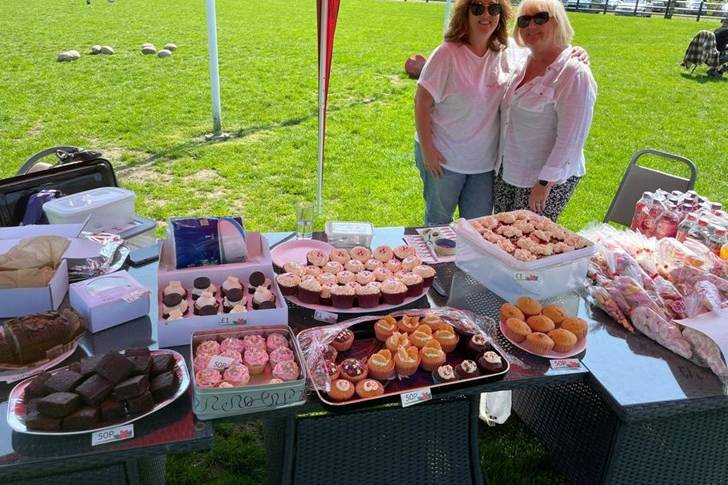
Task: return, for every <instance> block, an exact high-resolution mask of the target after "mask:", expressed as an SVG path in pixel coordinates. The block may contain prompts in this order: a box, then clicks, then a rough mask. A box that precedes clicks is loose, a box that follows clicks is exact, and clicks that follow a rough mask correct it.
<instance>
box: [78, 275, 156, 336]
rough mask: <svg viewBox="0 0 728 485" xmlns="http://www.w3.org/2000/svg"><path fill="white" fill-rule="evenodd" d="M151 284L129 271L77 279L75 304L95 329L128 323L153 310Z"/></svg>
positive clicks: (86, 321) (91, 330)
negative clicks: (138, 278) (147, 285)
mask: <svg viewBox="0 0 728 485" xmlns="http://www.w3.org/2000/svg"><path fill="white" fill-rule="evenodd" d="M149 293H150V290H149V289H148V288H144V287H143V286H142V285H141V284H140V283H139V282H138V281H137V280H135V279H134V278H133V277H132V276H131V275H130V274H129V273H127V272H126V271H117V272H116V273H110V274H106V275H102V276H97V277H96V278H91V279H88V280H84V281H80V282H78V283H73V284H72V285H71V286H70V288H69V294H68V297H69V301H70V303H71V307H72V308H73V309H74V310H76V311H77V312H78V313H79V314H80V315H81V316H83V317H84V319H85V324H86V328H87V329H88V330H89V331H90V332H91V333H96V332H100V331H102V330H106V329H107V328H110V327H114V326H116V325H120V324H122V323H126V322H128V321H130V320H134V319H135V318H139V317H143V316H146V315H147V314H148V313H149Z"/></svg>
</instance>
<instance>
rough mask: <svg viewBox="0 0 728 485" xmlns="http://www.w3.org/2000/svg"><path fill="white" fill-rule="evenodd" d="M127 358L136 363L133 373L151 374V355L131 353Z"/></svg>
mask: <svg viewBox="0 0 728 485" xmlns="http://www.w3.org/2000/svg"><path fill="white" fill-rule="evenodd" d="M127 359H129V362H131V363H132V364H133V365H134V370H133V371H132V375H138V374H149V373H150V372H151V371H152V358H151V357H150V356H149V355H146V356H145V355H131V356H129V357H127Z"/></svg>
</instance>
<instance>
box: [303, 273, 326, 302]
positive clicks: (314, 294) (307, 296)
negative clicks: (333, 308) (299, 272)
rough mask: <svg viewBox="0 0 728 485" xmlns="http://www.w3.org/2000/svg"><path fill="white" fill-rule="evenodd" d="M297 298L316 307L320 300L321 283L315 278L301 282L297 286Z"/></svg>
mask: <svg viewBox="0 0 728 485" xmlns="http://www.w3.org/2000/svg"><path fill="white" fill-rule="evenodd" d="M298 298H299V299H300V300H301V301H302V302H304V303H309V304H312V305H318V304H319V301H320V300H321V283H319V282H318V280H317V279H316V278H309V279H306V280H303V281H301V284H300V285H298Z"/></svg>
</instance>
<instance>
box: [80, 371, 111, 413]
mask: <svg viewBox="0 0 728 485" xmlns="http://www.w3.org/2000/svg"><path fill="white" fill-rule="evenodd" d="M113 388H114V385H113V384H112V383H111V382H109V381H107V380H106V379H104V378H103V377H101V376H100V375H98V374H93V375H92V376H91V377H89V378H88V379H86V380H85V381H83V383H81V385H79V386H78V387H77V388H76V392H77V393H78V394H79V395H80V396H81V398H82V399H83V400H84V402H85V403H86V404H88V405H89V406H97V405H98V404H99V403H100V402H101V401H103V400H104V398H105V397H106V396H108V395H109V393H110V392H111V390H112V389H113Z"/></svg>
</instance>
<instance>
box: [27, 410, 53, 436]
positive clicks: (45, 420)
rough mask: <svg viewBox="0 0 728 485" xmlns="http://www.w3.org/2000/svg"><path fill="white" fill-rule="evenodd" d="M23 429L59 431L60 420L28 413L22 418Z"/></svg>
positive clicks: (36, 413)
mask: <svg viewBox="0 0 728 485" xmlns="http://www.w3.org/2000/svg"><path fill="white" fill-rule="evenodd" d="M24 421H25V427H26V428H28V429H32V430H35V431H60V430H61V420H60V419H56V418H51V417H50V416H44V415H42V414H40V413H39V412H38V411H34V412H32V413H28V414H26V415H25V418H24Z"/></svg>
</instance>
